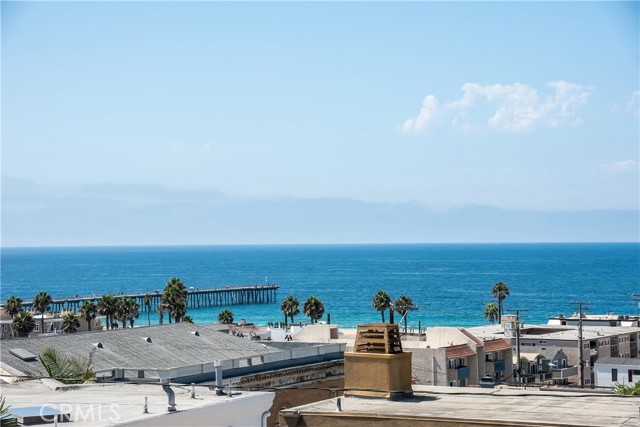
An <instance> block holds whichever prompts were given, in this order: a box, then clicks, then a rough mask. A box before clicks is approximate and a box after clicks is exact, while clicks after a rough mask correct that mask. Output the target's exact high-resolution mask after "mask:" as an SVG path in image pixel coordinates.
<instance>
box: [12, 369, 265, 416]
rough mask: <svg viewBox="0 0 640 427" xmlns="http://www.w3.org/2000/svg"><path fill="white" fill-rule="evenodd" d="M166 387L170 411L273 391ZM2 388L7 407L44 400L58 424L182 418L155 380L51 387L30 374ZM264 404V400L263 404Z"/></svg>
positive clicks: (250, 399) (249, 401) (251, 399)
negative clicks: (66, 416) (59, 416)
mask: <svg viewBox="0 0 640 427" xmlns="http://www.w3.org/2000/svg"><path fill="white" fill-rule="evenodd" d="M171 389H172V390H173V392H174V393H175V398H176V409H177V411H178V412H176V413H174V414H178V413H181V412H184V411H190V410H196V409H199V408H206V407H211V410H212V411H214V412H212V413H216V412H220V411H222V412H224V411H227V406H228V404H229V403H231V402H233V403H234V405H238V404H242V402H243V401H245V402H246V405H247V407H251V406H253V405H256V399H259V400H262V399H261V397H262V398H264V399H267V400H268V401H269V402H271V400H272V399H273V393H268V392H245V391H243V392H234V393H233V396H232V397H228V396H217V395H216V394H215V392H213V391H211V390H209V388H207V387H196V398H195V399H191V394H190V393H191V387H190V386H181V385H173V384H172V385H171ZM2 394H3V396H5V397H6V403H7V404H9V405H11V407H12V408H22V407H43V406H46V407H48V408H50V409H51V408H52V409H58V410H62V411H63V412H66V413H70V414H71V422H70V423H62V424H60V425H63V426H69V427H89V426H104V425H114V424H121V423H125V424H127V423H131V422H136V421H141V420H148V422H147V423H146V424H147V425H159V424H166V422H167V421H166V419H165V418H164V417H167V416H169V417H172V418H168V420H171V419H173V420H176V423H184V421H178V417H174V414H168V412H167V402H168V399H167V395H166V394H165V392H164V391H163V389H162V387H161V386H160V385H159V384H158V385H155V384H153V385H152V384H125V383H119V384H113V383H110V384H87V385H76V386H63V387H62V388H60V389H57V390H56V389H52V388H50V387H49V386H48V385H47V380H45V381H42V380H34V381H25V382H19V383H16V384H9V385H7V384H3V385H2ZM145 397H147V400H148V406H147V408H148V412H149V413H148V414H145V413H144V412H143V409H144V403H145ZM269 406H270V403H269V405H267V408H268V407H269ZM217 407H219V409H216V408H217ZM9 412H11V409H10V410H9ZM158 417H162V418H163V419H162V420H161V419H160V418H158ZM154 418H156V420H154ZM40 425H46V424H40ZM48 425H53V424H48ZM169 425H171V422H169ZM176 425H178V424H176Z"/></svg>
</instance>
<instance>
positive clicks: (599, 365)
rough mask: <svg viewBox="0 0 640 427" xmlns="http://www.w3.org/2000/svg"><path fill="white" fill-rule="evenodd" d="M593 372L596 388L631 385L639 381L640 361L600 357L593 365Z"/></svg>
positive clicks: (636, 359)
mask: <svg viewBox="0 0 640 427" xmlns="http://www.w3.org/2000/svg"><path fill="white" fill-rule="evenodd" d="M593 371H594V377H595V386H596V387H597V388H607V389H610V388H611V387H613V386H614V385H616V384H623V385H633V384H635V383H637V382H638V381H640V359H638V358H633V359H630V358H622V357H602V358H599V359H598V360H597V361H596V363H595V364H594V367H593Z"/></svg>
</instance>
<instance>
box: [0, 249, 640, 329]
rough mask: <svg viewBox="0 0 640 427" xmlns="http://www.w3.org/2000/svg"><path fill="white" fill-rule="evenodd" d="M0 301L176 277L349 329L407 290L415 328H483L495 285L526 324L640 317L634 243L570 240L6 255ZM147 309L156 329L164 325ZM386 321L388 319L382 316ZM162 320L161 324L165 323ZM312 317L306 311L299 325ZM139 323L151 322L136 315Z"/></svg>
mask: <svg viewBox="0 0 640 427" xmlns="http://www.w3.org/2000/svg"><path fill="white" fill-rule="evenodd" d="M0 273H1V279H0V280H1V295H0V299H2V300H3V301H4V300H6V299H7V298H8V297H9V296H11V295H16V296H19V297H21V298H23V299H24V300H31V299H32V298H33V296H34V295H35V294H36V293H38V292H39V291H42V290H44V291H47V292H48V293H49V294H51V295H52V296H53V297H54V298H60V297H65V296H73V295H91V294H99V295H102V294H105V293H112V294H117V293H120V292H134V291H140V292H145V291H154V290H162V288H163V287H164V284H165V282H166V281H167V280H169V279H170V278H171V277H174V276H176V277H179V278H180V279H182V281H183V282H184V283H185V284H186V285H187V287H190V286H193V287H194V288H206V287H216V286H226V285H240V284H264V283H265V282H268V283H277V284H279V285H280V286H281V288H280V289H279V291H278V301H281V300H282V299H283V298H284V297H285V296H287V295H288V294H290V293H291V294H293V295H294V296H295V297H297V298H299V299H300V302H301V306H302V304H303V302H304V300H305V299H306V298H307V297H309V296H311V295H314V296H316V297H318V298H320V299H321V300H322V301H323V303H324V305H325V317H324V318H323V319H322V320H326V313H330V314H331V322H332V323H336V324H338V325H340V326H343V327H353V326H356V325H357V324H359V323H365V322H376V321H379V320H380V314H379V313H378V312H377V311H375V310H374V309H373V308H372V307H371V300H372V298H373V295H374V294H375V293H376V292H377V291H378V290H381V289H384V290H386V291H387V292H388V293H389V294H390V295H391V297H392V298H393V299H395V298H397V297H399V296H400V295H402V294H404V295H407V296H408V297H410V298H411V299H412V300H413V303H414V304H415V305H416V306H417V307H418V310H417V311H412V312H410V313H409V315H408V323H409V325H410V326H414V327H417V325H418V321H420V322H421V324H422V326H423V327H428V326H443V325H449V326H476V325H482V324H486V323H487V321H486V320H485V319H484V315H483V308H484V305H485V304H486V303H487V302H490V301H491V300H492V298H491V294H490V291H491V288H492V287H493V284H494V283H496V282H498V281H503V282H505V283H507V284H508V285H509V287H510V290H511V294H510V295H509V297H508V298H507V299H506V300H505V302H504V305H505V309H506V310H510V309H516V308H517V309H520V310H528V311H527V312H525V313H524V321H525V322H527V323H546V321H547V319H548V317H549V316H555V315H558V314H560V313H563V314H565V315H568V314H573V312H574V308H573V307H572V304H571V303H572V302H573V301H586V302H590V303H591V304H590V305H589V309H590V311H589V312H590V313H594V314H596V313H607V312H613V313H615V314H637V313H638V305H637V302H635V301H634V300H633V298H632V294H634V293H640V245H639V244H638V243H592V244H584V243H575V244H406V245H405V244H384V245H274V246H171V247H167V246H155V247H67V248H2V250H1V268H0ZM279 307H280V304H279V302H278V303H275V304H264V305H234V306H227V307H213V308H206V309H189V312H188V314H189V315H190V316H191V317H192V318H193V319H194V320H195V322H196V323H210V322H215V321H216V320H217V315H218V313H219V312H220V311H221V310H223V309H225V308H226V309H229V310H231V311H232V312H233V314H234V318H235V320H236V321H239V320H240V319H246V321H247V322H253V323H256V324H263V325H264V324H267V323H268V322H279V321H283V315H282V313H281V312H280V311H279ZM157 317H158V316H157V314H154V313H152V315H151V319H152V323H157V321H158V319H157ZM387 317H388V313H387ZM165 320H166V319H165ZM299 320H300V321H305V320H308V319H307V318H305V317H304V316H303V315H302V314H301V315H299V316H298V317H297V318H296V322H297V321H299ZM136 323H137V324H147V315H146V314H145V313H141V315H140V318H139V319H138V320H137V322H136Z"/></svg>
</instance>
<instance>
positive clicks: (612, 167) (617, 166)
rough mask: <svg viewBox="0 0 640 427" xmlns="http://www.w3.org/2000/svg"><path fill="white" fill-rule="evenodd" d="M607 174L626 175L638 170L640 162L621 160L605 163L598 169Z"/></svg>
mask: <svg viewBox="0 0 640 427" xmlns="http://www.w3.org/2000/svg"><path fill="white" fill-rule="evenodd" d="M597 169H598V170H600V171H603V172H607V173H625V172H632V171H636V170H638V162H637V161H635V160H621V161H619V162H613V163H603V164H601V165H600V166H598V168H597Z"/></svg>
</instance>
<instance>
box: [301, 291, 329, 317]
mask: <svg viewBox="0 0 640 427" xmlns="http://www.w3.org/2000/svg"><path fill="white" fill-rule="evenodd" d="M302 312H303V313H304V315H305V316H308V317H310V318H311V323H318V319H321V318H322V315H323V314H324V304H323V303H322V301H320V299H319V298H316V297H314V296H310V297H309V298H307V300H306V301H305V302H304V306H303V307H302Z"/></svg>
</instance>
